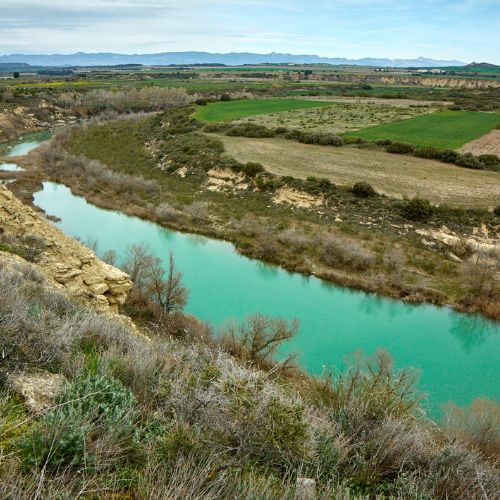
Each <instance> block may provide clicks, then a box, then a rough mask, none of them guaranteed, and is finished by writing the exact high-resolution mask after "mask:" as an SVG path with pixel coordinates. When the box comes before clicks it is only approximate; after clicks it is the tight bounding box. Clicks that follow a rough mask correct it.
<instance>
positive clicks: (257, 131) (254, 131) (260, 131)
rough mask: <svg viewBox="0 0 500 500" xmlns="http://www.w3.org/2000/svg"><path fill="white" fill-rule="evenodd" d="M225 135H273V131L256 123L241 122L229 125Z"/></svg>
mask: <svg viewBox="0 0 500 500" xmlns="http://www.w3.org/2000/svg"><path fill="white" fill-rule="evenodd" d="M226 135H229V136H235V137H274V135H275V131H274V130H271V129H269V128H267V127H265V126H264V125H257V124H256V123H241V124H238V125H234V126H233V127H231V128H230V129H229V130H228V131H227V132H226Z"/></svg>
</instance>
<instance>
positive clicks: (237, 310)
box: [9, 141, 500, 415]
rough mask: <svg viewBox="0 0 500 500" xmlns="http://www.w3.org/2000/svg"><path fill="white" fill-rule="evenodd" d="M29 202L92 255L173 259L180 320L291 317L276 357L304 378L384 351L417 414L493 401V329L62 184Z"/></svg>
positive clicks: (498, 334)
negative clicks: (145, 251)
mask: <svg viewBox="0 0 500 500" xmlns="http://www.w3.org/2000/svg"><path fill="white" fill-rule="evenodd" d="M38 144H39V142H37V141H29V142H25V143H22V144H18V145H16V146H14V147H13V148H12V149H11V150H10V152H9V153H10V155H11V156H18V155H21V154H25V153H26V152H28V151H29V150H30V149H32V148H33V147H36V146H37V145H38ZM34 201H35V204H36V205H37V206H39V207H40V208H42V209H43V210H45V211H46V212H47V213H48V214H50V215H54V216H56V217H58V218H59V219H60V222H58V223H56V225H57V226H58V227H59V228H60V229H62V230H63V231H64V232H65V233H66V234H68V235H70V236H73V237H77V238H80V239H81V240H82V241H88V240H95V241H97V242H98V253H99V254H102V253H103V252H105V251H106V250H111V249H112V250H115V251H116V252H117V253H118V255H119V256H123V255H124V252H125V250H126V248H127V246H129V245H131V244H134V243H141V242H143V243H147V244H148V245H149V247H150V249H151V251H152V252H153V253H154V254H155V255H157V256H158V257H160V258H161V259H163V260H166V259H168V252H169V251H172V252H173V253H174V256H175V260H176V263H177V267H178V268H179V270H181V271H182V272H183V274H184V283H185V285H186V286H187V287H188V288H189V290H190V295H189V303H188V305H187V307H186V312H188V313H191V314H193V315H195V316H197V317H198V318H200V319H202V320H204V321H208V322H209V323H211V324H212V325H213V326H214V327H215V328H218V327H220V326H221V325H223V324H224V322H225V321H227V320H229V319H237V320H241V319H243V318H244V317H246V316H248V315H250V314H256V313H260V314H266V315H270V316H280V317H282V318H286V319H293V318H297V319H298V320H299V322H300V331H299V333H298V335H297V336H296V337H295V338H293V339H292V340H291V341H290V342H289V343H288V345H286V346H284V347H283V349H282V350H281V351H280V353H279V354H280V356H284V355H286V354H288V353H290V352H293V353H295V354H296V355H297V360H298V362H299V364H300V365H301V366H303V367H304V368H306V369H307V370H308V371H309V372H310V373H314V374H320V373H321V372H322V370H323V369H324V368H325V367H326V368H331V367H336V368H343V367H345V364H344V362H345V360H346V357H348V356H350V355H352V354H353V353H355V352H358V351H361V352H363V353H364V354H366V355H371V354H373V353H374V352H376V350H377V349H386V350H388V351H389V352H390V353H391V355H392V356H393V358H394V361H395V365H396V367H397V368H412V369H415V370H417V371H418V372H419V373H420V379H419V389H420V390H422V391H423V392H425V393H427V394H428V399H427V400H426V401H424V405H426V407H427V408H428V409H429V411H430V413H431V414H433V415H437V414H438V412H439V406H440V404H442V403H445V402H447V401H450V400H452V401H454V402H455V403H457V404H460V405H464V404H470V403H471V401H472V400H473V399H475V398H478V397H488V398H492V399H497V400H498V399H500V384H498V380H500V324H499V323H495V322H492V321H489V320H487V319H485V318H482V317H480V316H470V315H464V314H460V313H457V312H454V311H452V310H450V309H448V308H443V307H435V306H432V305H425V304H424V305H409V304H405V303H403V302H401V301H396V300H392V299H386V298H381V297H378V296H377V295H374V294H368V293H364V292H360V291H356V290H351V289H348V288H344V287H340V286H336V285H332V284H329V283H327V282H325V281H322V280H320V279H317V278H314V277H304V276H302V275H300V274H297V273H289V272H287V271H285V270H283V269H280V268H277V267H273V266H269V265H266V264H263V263H261V262H259V261H257V260H252V259H249V258H247V257H244V256H241V255H239V254H238V253H237V252H236V251H235V249H234V247H233V245H232V244H230V243H227V242H223V241H219V240H214V239H210V238H205V237H202V236H196V235H190V234H185V233H180V232H177V231H171V230H168V229H165V228H162V227H161V226H158V225H156V224H154V223H152V222H148V221H144V220H141V219H138V218H136V217H130V216H127V215H125V214H123V213H120V212H115V211H110V210H104V209H101V208H98V207H95V206H93V205H91V204H89V203H87V202H86V201H85V199H84V198H82V197H79V196H74V195H73V194H72V193H71V191H70V190H69V189H68V188H67V187H66V186H63V185H60V184H55V183H52V182H45V183H44V184H43V189H42V191H39V192H38V193H35V195H34Z"/></svg>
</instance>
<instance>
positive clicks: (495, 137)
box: [460, 130, 500, 156]
mask: <svg viewBox="0 0 500 500" xmlns="http://www.w3.org/2000/svg"><path fill="white" fill-rule="evenodd" d="M460 151H461V152H463V153H472V154H474V155H487V154H490V155H497V156H500V130H492V131H491V132H490V133H489V134H486V135H483V136H482V137H480V138H479V139H476V140H474V141H471V142H468V143H467V144H464V145H463V146H462V147H461V148H460Z"/></svg>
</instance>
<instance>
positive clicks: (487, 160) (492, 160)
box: [478, 154, 500, 167]
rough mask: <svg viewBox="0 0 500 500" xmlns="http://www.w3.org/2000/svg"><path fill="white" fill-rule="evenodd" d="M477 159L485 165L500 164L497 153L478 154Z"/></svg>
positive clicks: (493, 165)
mask: <svg viewBox="0 0 500 500" xmlns="http://www.w3.org/2000/svg"><path fill="white" fill-rule="evenodd" d="M478 160H479V161H480V162H481V163H483V164H484V165H486V166H487V167H496V166H497V165H500V158H499V157H498V156H497V155H488V154H487V155H479V156H478Z"/></svg>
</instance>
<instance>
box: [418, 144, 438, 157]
mask: <svg viewBox="0 0 500 500" xmlns="http://www.w3.org/2000/svg"><path fill="white" fill-rule="evenodd" d="M413 154H414V155H415V156H418V157H419V158H433V159H435V158H439V151H438V150H437V149H436V148H434V147H432V146H427V147H424V148H417V149H415V152H414V153H413Z"/></svg>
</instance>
